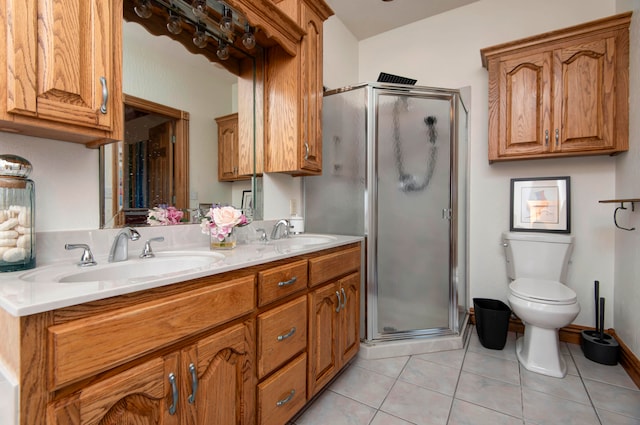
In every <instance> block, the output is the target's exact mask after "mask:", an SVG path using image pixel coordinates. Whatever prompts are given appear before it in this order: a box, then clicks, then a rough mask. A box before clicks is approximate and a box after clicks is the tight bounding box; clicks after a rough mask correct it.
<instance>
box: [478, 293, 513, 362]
mask: <svg viewBox="0 0 640 425" xmlns="http://www.w3.org/2000/svg"><path fill="white" fill-rule="evenodd" d="M473 311H474V313H475V317H476V330H477V331H478V338H479V339H480V343H481V344H482V346H483V347H485V348H489V349H491V350H502V349H503V348H504V346H505V345H506V344H507V333H509V317H511V309H510V308H509V306H508V305H506V304H505V303H503V302H502V301H500V300H491V299H488V298H474V299H473Z"/></svg>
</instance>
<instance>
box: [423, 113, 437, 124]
mask: <svg viewBox="0 0 640 425" xmlns="http://www.w3.org/2000/svg"><path fill="white" fill-rule="evenodd" d="M437 122H438V119H437V118H436V117H434V116H433V115H429V116H428V117H425V118H424V123H425V124H426V125H428V126H429V127H432V126H434V125H436V124H437Z"/></svg>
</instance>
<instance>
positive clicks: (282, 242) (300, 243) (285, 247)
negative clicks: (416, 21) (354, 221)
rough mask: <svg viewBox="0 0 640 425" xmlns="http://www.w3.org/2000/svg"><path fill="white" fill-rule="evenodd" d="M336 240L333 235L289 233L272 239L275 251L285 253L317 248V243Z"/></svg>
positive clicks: (322, 243)
mask: <svg viewBox="0 0 640 425" xmlns="http://www.w3.org/2000/svg"><path fill="white" fill-rule="evenodd" d="M335 240H336V237H335V236H329V235H316V234H301V235H291V236H289V237H288V238H286V239H278V240H275V241H273V245H274V246H275V248H276V251H277V252H280V253H282V254H286V253H288V252H292V251H302V250H304V249H309V248H317V247H318V246H319V245H325V244H329V243H331V242H333V241H335Z"/></svg>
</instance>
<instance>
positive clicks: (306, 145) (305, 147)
mask: <svg viewBox="0 0 640 425" xmlns="http://www.w3.org/2000/svg"><path fill="white" fill-rule="evenodd" d="M308 159H309V143H307V142H304V160H305V161H306V160H308Z"/></svg>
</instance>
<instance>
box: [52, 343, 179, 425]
mask: <svg viewBox="0 0 640 425" xmlns="http://www.w3.org/2000/svg"><path fill="white" fill-rule="evenodd" d="M178 357H179V355H178V353H173V354H170V355H168V356H166V357H164V358H160V357H159V358H155V359H153V360H150V361H148V362H146V363H143V364H141V365H139V366H136V367H133V368H131V369H129V370H127V371H124V372H122V373H119V374H117V375H115V376H113V377H110V378H107V379H105V380H103V381H100V382H98V383H96V384H93V385H89V386H87V387H85V388H83V389H82V390H80V391H79V392H78V393H75V394H74V395H71V396H69V397H67V398H64V399H62V400H60V401H59V402H55V403H53V404H52V405H50V406H49V408H48V412H47V422H46V423H47V425H98V424H99V425H120V424H136V425H158V424H160V425H179V424H181V423H182V422H181V421H180V414H179V403H180V401H179V400H178V399H174V398H173V397H174V390H173V384H172V382H171V381H173V382H175V385H176V389H177V384H178V380H179V379H180V377H179V376H178V374H177V373H178ZM171 374H173V375H171ZM170 376H173V379H171V380H170ZM174 403H176V404H174ZM174 408H175V410H174Z"/></svg>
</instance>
